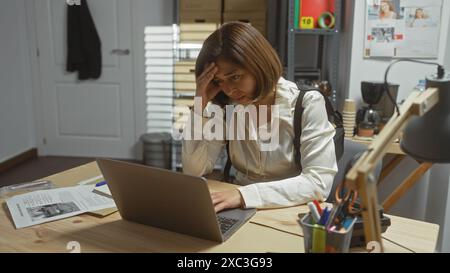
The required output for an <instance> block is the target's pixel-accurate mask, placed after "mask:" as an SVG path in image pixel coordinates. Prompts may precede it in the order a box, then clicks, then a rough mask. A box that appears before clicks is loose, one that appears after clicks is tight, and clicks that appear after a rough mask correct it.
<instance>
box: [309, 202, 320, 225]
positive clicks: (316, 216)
mask: <svg viewBox="0 0 450 273" xmlns="http://www.w3.org/2000/svg"><path fill="white" fill-rule="evenodd" d="M308 208H309V210H310V212H311V216H312V218H313V220H314V223H319V221H320V214H319V212H318V211H317V208H316V206H315V205H314V203H313V202H309V203H308Z"/></svg>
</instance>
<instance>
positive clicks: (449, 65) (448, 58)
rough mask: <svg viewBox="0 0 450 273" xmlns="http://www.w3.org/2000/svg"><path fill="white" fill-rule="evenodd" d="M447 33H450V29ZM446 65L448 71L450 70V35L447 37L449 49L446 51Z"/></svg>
mask: <svg viewBox="0 0 450 273" xmlns="http://www.w3.org/2000/svg"><path fill="white" fill-rule="evenodd" d="M447 32H450V29H449V30H447ZM444 65H445V67H446V68H447V69H449V70H450V34H448V37H447V48H446V49H445V60H444Z"/></svg>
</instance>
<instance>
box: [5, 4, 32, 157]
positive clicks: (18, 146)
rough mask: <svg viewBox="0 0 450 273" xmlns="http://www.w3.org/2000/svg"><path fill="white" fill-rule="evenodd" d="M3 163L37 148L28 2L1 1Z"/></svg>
mask: <svg viewBox="0 0 450 273" xmlns="http://www.w3.org/2000/svg"><path fill="white" fill-rule="evenodd" d="M0 6H1V9H0V37H1V50H0V64H1V66H0V162H3V161H5V160H7V159H10V158H11V157H13V156H16V155H18V154H20V153H22V152H24V151H26V150H29V149H30V148H33V147H36V143H35V139H36V137H35V127H34V118H33V116H34V115H33V103H32V95H33V94H32V88H31V68H30V58H29V48H28V40H27V39H28V38H27V28H26V16H25V15H26V10H25V1H24V0H17V1H10V0H0Z"/></svg>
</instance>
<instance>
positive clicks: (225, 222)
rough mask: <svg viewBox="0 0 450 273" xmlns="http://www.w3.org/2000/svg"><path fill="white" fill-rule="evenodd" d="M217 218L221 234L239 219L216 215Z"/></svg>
mask: <svg viewBox="0 0 450 273" xmlns="http://www.w3.org/2000/svg"><path fill="white" fill-rule="evenodd" d="M217 220H218V221H219V225H220V231H221V232H222V234H224V233H225V232H227V231H228V230H229V229H230V228H231V227H232V226H234V225H235V224H236V223H237V222H238V221H239V220H237V219H233V218H227V217H223V216H217Z"/></svg>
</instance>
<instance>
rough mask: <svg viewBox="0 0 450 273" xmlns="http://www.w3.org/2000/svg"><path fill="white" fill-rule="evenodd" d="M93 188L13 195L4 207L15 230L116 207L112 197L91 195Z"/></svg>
mask: <svg viewBox="0 0 450 273" xmlns="http://www.w3.org/2000/svg"><path fill="white" fill-rule="evenodd" d="M94 187H95V186H94V185H84V186H76V187H69V188H58V189H51V190H41V191H35V192H30V193H26V194H21V195H17V196H14V197H12V198H10V199H8V200H7V201H6V204H7V206H8V209H9V211H10V213H11V217H12V219H13V221H14V224H15V226H16V228H17V229H19V228H24V227H29V226H33V225H38V224H42V223H46V222H50V221H55V220H59V219H63V218H67V217H72V216H75V215H79V214H82V213H85V212H89V211H96V210H102V209H107V208H114V207H115V206H116V204H115V203H114V200H113V199H112V198H108V197H105V196H101V195H98V194H96V193H94V192H93V188H94Z"/></svg>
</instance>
